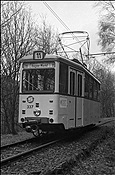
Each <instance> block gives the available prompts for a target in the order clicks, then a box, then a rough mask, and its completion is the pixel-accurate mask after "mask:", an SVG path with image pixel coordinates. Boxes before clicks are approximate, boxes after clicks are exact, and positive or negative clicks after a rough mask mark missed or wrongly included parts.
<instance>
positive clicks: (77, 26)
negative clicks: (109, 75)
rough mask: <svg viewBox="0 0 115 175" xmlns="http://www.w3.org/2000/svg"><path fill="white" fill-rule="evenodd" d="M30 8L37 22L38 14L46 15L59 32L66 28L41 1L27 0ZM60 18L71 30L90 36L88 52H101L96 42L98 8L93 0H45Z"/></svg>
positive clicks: (38, 20) (38, 19)
mask: <svg viewBox="0 0 115 175" xmlns="http://www.w3.org/2000/svg"><path fill="white" fill-rule="evenodd" d="M27 2H28V3H29V5H30V7H31V9H32V12H33V15H34V18H35V19H36V21H37V22H38V23H39V22H40V21H41V19H40V15H41V14H44V15H46V16H47V21H48V22H49V24H51V25H52V26H54V28H55V29H58V31H59V33H62V32H65V31H67V29H66V28H65V27H64V26H63V25H62V24H61V23H60V22H59V21H58V19H57V18H56V17H55V16H54V15H53V14H52V13H51V11H50V10H49V9H48V8H47V7H46V6H45V5H44V3H43V1H27ZM46 3H47V4H48V5H49V6H50V7H51V8H52V9H53V10H54V11H55V13H56V14H57V15H58V16H59V17H60V18H61V20H62V21H63V22H64V23H65V24H66V25H67V26H68V28H69V29H71V30H72V31H79V30H80V31H81V30H83V31H87V32H88V33H89V36H90V42H91V44H90V53H99V52H101V50H100V47H99V46H98V45H97V42H98V34H97V32H98V20H99V13H98V9H97V8H94V7H93V5H94V3H95V1H46Z"/></svg>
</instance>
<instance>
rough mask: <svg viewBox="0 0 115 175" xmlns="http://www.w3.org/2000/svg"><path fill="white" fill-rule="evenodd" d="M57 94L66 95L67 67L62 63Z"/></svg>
mask: <svg viewBox="0 0 115 175" xmlns="http://www.w3.org/2000/svg"><path fill="white" fill-rule="evenodd" d="M59 92H60V93H63V94H67V93H68V66H67V65H66V64H64V63H60V72H59Z"/></svg>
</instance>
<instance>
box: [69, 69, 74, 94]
mask: <svg viewBox="0 0 115 175" xmlns="http://www.w3.org/2000/svg"><path fill="white" fill-rule="evenodd" d="M74 94H75V73H74V72H70V95H74Z"/></svg>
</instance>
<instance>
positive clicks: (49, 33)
mask: <svg viewBox="0 0 115 175" xmlns="http://www.w3.org/2000/svg"><path fill="white" fill-rule="evenodd" d="M41 20H42V21H41V25H40V26H38V27H37V38H36V48H37V49H40V50H44V52H45V53H48V54H50V53H52V54H53V53H56V52H57V50H59V47H60V46H59V42H58V32H56V31H55V30H54V29H53V27H52V26H51V25H50V24H48V22H47V20H46V16H44V15H42V16H41Z"/></svg>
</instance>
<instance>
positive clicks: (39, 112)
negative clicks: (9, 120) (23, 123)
mask: <svg viewBox="0 0 115 175" xmlns="http://www.w3.org/2000/svg"><path fill="white" fill-rule="evenodd" d="M40 114H41V110H40V109H36V110H35V111H34V115H35V116H37V117H38V116H40Z"/></svg>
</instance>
